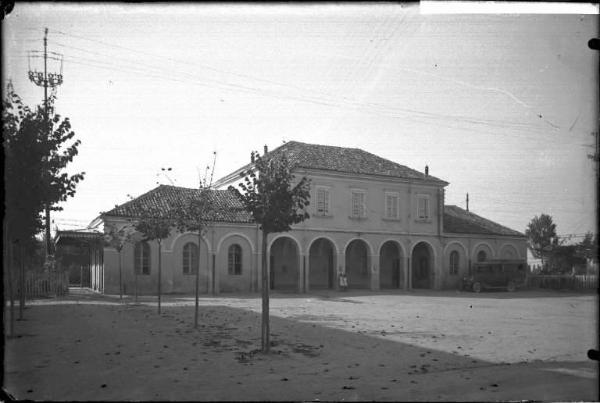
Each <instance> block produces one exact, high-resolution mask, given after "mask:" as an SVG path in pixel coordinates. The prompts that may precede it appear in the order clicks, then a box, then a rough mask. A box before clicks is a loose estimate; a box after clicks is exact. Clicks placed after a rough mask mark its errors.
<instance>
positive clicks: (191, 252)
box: [183, 242, 198, 274]
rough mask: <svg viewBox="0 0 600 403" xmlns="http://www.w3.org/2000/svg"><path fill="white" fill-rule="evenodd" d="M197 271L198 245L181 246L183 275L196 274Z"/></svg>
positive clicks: (191, 243) (190, 243) (187, 244)
mask: <svg viewBox="0 0 600 403" xmlns="http://www.w3.org/2000/svg"><path fill="white" fill-rule="evenodd" d="M197 271H198V245H196V244H195V243H193V242H188V243H186V244H185V245H184V246H183V274H196V272H197Z"/></svg>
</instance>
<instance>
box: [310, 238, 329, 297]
mask: <svg viewBox="0 0 600 403" xmlns="http://www.w3.org/2000/svg"><path fill="white" fill-rule="evenodd" d="M334 251H335V249H334V247H333V244H332V243H331V241H330V240H328V239H325V238H319V239H317V240H316V241H314V242H313V243H312V245H311V246H310V250H309V251H308V254H309V257H308V265H309V275H308V279H309V287H310V288H311V289H313V288H314V289H333V288H334V283H335V253H334Z"/></svg>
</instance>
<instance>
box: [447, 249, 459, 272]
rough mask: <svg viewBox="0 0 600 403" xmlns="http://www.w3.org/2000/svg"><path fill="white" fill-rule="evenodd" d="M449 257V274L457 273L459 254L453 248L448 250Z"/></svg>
mask: <svg viewBox="0 0 600 403" xmlns="http://www.w3.org/2000/svg"><path fill="white" fill-rule="evenodd" d="M449 258H450V262H449V265H450V267H449V269H450V274H451V275H457V274H458V272H459V270H460V254H459V253H458V251H457V250H456V249H455V250H453V251H451V252H450V256H449Z"/></svg>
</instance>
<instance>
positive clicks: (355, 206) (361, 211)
mask: <svg viewBox="0 0 600 403" xmlns="http://www.w3.org/2000/svg"><path fill="white" fill-rule="evenodd" d="M366 196H367V194H366V193H365V191H364V190H353V191H352V217H356V218H358V217H365V216H366V215H367V207H366V199H367V198H366Z"/></svg>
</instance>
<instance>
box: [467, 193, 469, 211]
mask: <svg viewBox="0 0 600 403" xmlns="http://www.w3.org/2000/svg"><path fill="white" fill-rule="evenodd" d="M467 211H469V194H468V193H467Z"/></svg>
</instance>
